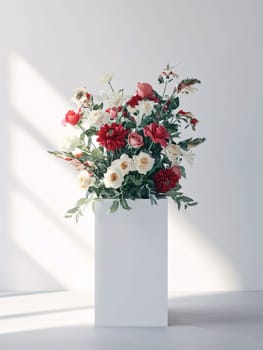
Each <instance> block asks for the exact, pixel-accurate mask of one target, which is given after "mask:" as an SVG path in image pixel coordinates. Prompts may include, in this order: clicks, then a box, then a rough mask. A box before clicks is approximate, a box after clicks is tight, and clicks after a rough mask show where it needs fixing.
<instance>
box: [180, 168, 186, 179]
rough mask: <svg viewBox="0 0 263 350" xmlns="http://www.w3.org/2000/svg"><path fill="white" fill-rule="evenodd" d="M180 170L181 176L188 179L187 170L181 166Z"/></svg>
mask: <svg viewBox="0 0 263 350" xmlns="http://www.w3.org/2000/svg"><path fill="white" fill-rule="evenodd" d="M179 168H180V172H181V175H182V176H183V177H184V178H185V179H186V172H185V168H184V167H183V166H181V165H180V166H179Z"/></svg>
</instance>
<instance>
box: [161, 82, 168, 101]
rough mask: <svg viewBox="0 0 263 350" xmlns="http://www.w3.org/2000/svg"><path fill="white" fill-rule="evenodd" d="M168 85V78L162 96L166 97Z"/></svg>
mask: <svg viewBox="0 0 263 350" xmlns="http://www.w3.org/2000/svg"><path fill="white" fill-rule="evenodd" d="M167 85H168V81H167V80H166V82H165V85H164V90H163V95H162V98H163V97H164V95H165V93H166V88H167Z"/></svg>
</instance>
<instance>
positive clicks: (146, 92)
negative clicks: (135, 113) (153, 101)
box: [136, 83, 153, 98]
mask: <svg viewBox="0 0 263 350" xmlns="http://www.w3.org/2000/svg"><path fill="white" fill-rule="evenodd" d="M136 93H137V95H139V96H140V97H141V98H149V97H151V96H152V95H153V88H152V86H151V85H150V84H148V83H138V84H137V89H136Z"/></svg>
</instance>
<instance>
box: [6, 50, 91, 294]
mask: <svg viewBox="0 0 263 350" xmlns="http://www.w3.org/2000/svg"><path fill="white" fill-rule="evenodd" d="M9 73H10V91H9V93H10V103H11V105H12V107H13V109H14V117H13V118H12V120H11V122H10V174H9V175H10V182H11V190H10V218H9V221H10V230H11V233H12V237H13V239H14V241H15V243H16V246H15V245H14V249H17V248H16V247H17V246H18V247H19V249H21V251H23V252H24V253H26V255H27V256H28V257H29V258H30V261H31V262H32V264H34V262H35V266H39V267H40V269H39V274H40V276H41V270H45V272H46V274H43V276H42V278H43V280H45V278H47V275H50V276H51V277H52V279H50V281H47V285H50V284H51V283H53V282H52V281H54V280H56V281H58V283H59V285H61V286H62V287H64V288H69V289H89V290H93V288H94V249H93V246H94V235H93V225H94V220H93V215H92V213H91V211H88V215H86V216H85V217H84V218H83V219H82V220H81V221H80V223H79V224H78V225H76V224H75V222H74V220H69V219H65V218H64V217H63V215H64V213H65V211H66V210H67V209H69V208H71V207H72V206H73V205H74V204H75V201H76V200H77V199H78V198H79V197H81V196H85V193H83V192H82V191H80V190H79V189H78V186H77V182H76V180H75V178H76V176H77V172H76V170H75V169H73V167H72V168H71V167H70V166H69V165H68V164H65V163H64V161H63V160H61V161H60V160H58V159H55V158H54V157H53V156H51V155H50V154H48V153H47V149H46V148H47V146H46V143H45V141H46V140H47V141H48V142H49V143H50V144H56V142H57V140H58V137H57V131H56V128H53V126H55V125H56V124H57V129H58V133H60V131H61V130H62V129H63V127H62V126H61V125H60V120H61V119H62V116H63V113H64V112H65V110H66V108H67V102H66V101H65V99H64V98H63V97H62V96H61V95H60V94H59V93H58V92H56V91H55V89H54V88H53V87H52V86H51V85H50V84H49V83H48V82H47V80H46V79H44V78H43V77H42V76H41V74H39V73H38V72H37V71H36V70H35V69H34V68H33V67H32V66H31V65H30V64H28V63H27V62H26V61H25V60H24V59H23V58H21V57H20V56H19V55H16V54H12V55H11V56H10V63H9ZM52 116H54V119H55V121H54V119H53V121H54V122H53V123H52V126H51V125H50V123H49V122H48V120H49V121H50V120H51V119H52ZM56 116H57V117H58V118H57V123H56ZM54 130H55V131H54ZM42 136H43V137H44V139H41V137H42ZM13 260H14V259H13ZM14 263H15V266H14V268H13V273H14V275H15V276H14V277H15V279H16V281H15V288H16V289H17V290H27V284H28V283H29V285H30V286H31V288H32V285H33V288H32V290H38V285H37V283H36V284H35V285H34V278H33V276H34V274H33V270H34V271H35V269H33V268H32V271H30V270H29V271H28V274H26V276H24V279H22V278H20V265H19V261H15V262H14ZM48 282H50V283H48ZM43 284H44V283H43ZM54 288H57V287H56V286H54Z"/></svg>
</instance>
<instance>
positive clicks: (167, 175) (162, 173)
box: [153, 168, 180, 193]
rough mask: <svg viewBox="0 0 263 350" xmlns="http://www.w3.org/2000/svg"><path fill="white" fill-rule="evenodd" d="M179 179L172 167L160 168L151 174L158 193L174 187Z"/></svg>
mask: <svg viewBox="0 0 263 350" xmlns="http://www.w3.org/2000/svg"><path fill="white" fill-rule="evenodd" d="M179 179H180V177H179V176H178V175H177V174H176V173H175V171H174V170H173V169H172V168H168V169H161V170H159V171H158V172H157V173H155V174H154V176H153V180H154V184H155V188H156V190H157V192H159V193H165V192H168V191H169V190H170V189H172V188H174V187H176V185H177V183H178V181H179Z"/></svg>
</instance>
